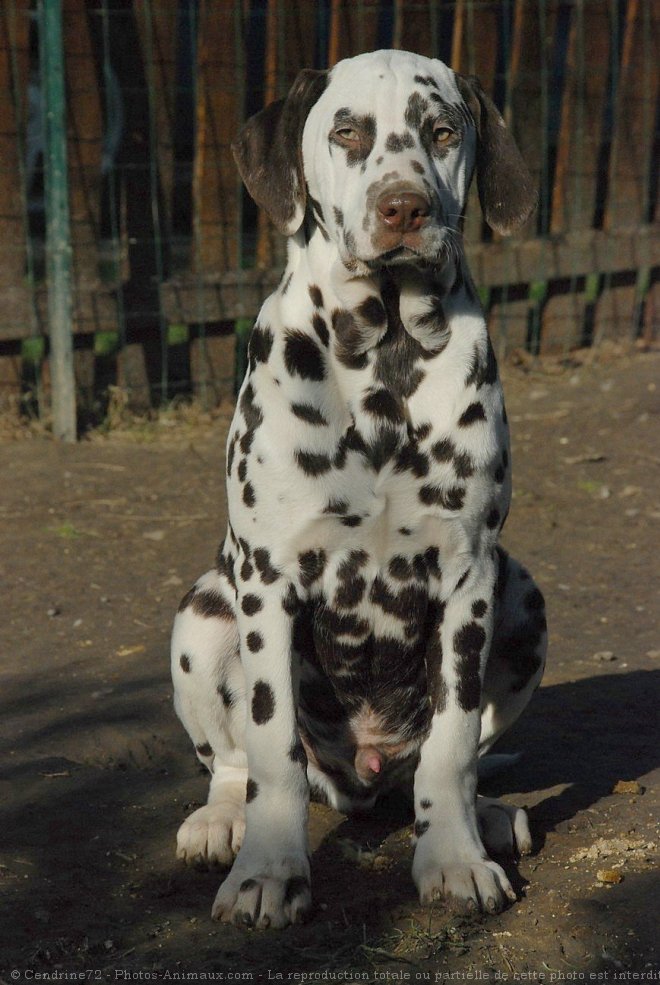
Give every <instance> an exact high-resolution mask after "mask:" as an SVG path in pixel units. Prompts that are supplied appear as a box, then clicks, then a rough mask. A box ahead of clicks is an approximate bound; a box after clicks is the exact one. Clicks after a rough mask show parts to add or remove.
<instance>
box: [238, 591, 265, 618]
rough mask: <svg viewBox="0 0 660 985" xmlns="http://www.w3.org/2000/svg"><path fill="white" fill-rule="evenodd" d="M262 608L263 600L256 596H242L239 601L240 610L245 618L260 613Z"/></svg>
mask: <svg viewBox="0 0 660 985" xmlns="http://www.w3.org/2000/svg"><path fill="white" fill-rule="evenodd" d="M263 607H264V600H263V599H262V598H260V597H259V596H258V595H251V594H248V595H244V596H243V598H242V599H241V609H242V610H243V612H244V613H245V615H246V616H254V615H256V614H257V612H261V610H262V609H263Z"/></svg>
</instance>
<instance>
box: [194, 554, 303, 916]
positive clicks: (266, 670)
mask: <svg viewBox="0 0 660 985" xmlns="http://www.w3.org/2000/svg"><path fill="white" fill-rule="evenodd" d="M257 553H258V552H255V555H256V554H257ZM262 553H264V554H265V553H266V552H262ZM261 575H262V578H261V580H262V582H263V581H264V579H265V580H266V582H270V584H268V585H266V584H259V585H257V586H256V587H255V586H254V585H252V582H253V581H255V579H257V577H258V576H257V575H256V572H255V573H254V577H253V578H252V580H251V582H250V584H249V585H242V586H241V585H239V598H238V606H237V614H238V625H239V633H240V640H241V643H240V645H241V660H242V663H243V668H244V672H245V686H246V709H247V713H246V719H247V720H246V728H245V736H246V751H247V758H248V781H247V796H246V822H247V826H246V833H245V838H244V841H243V845H242V847H241V849H240V851H239V853H238V855H237V857H236V860H235V862H234V865H233V868H232V870H231V872H230V873H229V875H228V876H227V878H226V879H225V881H224V882H223V883H222V885H221V887H220V889H219V891H218V895H217V896H216V899H215V903H214V904H213V911H212V912H213V916H214V917H215V918H216V919H221V920H225V921H233V922H236V923H243V924H246V925H247V926H254V927H260V928H266V927H284V926H286V925H287V924H289V923H297V922H300V921H301V920H302V919H303V918H304V916H305V914H306V913H307V911H308V910H309V908H310V906H311V891H310V880H309V856H308V847H307V814H308V806H309V790H308V785H307V774H306V768H305V767H306V764H305V754H304V751H303V748H302V746H301V744H300V741H299V737H298V730H297V725H296V694H295V692H296V690H297V686H296V681H295V677H296V675H295V673H294V670H293V666H292V661H293V657H292V645H291V643H292V622H293V617H292V614H291V612H292V606H291V604H290V598H291V596H290V595H285V594H284V591H285V589H286V585H285V584H284V579H283V578H281V577H280V578H278V576H277V573H276V572H275V571H274V570H273V569H271V568H269V566H268V565H264V564H262V565H261Z"/></svg>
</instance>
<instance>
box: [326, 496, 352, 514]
mask: <svg viewBox="0 0 660 985" xmlns="http://www.w3.org/2000/svg"><path fill="white" fill-rule="evenodd" d="M323 512H324V513H329V514H331V515H335V516H345V515H346V514H347V513H348V503H347V502H346V500H345V499H331V500H330V502H329V503H328V505H327V506H325V507H324V509H323Z"/></svg>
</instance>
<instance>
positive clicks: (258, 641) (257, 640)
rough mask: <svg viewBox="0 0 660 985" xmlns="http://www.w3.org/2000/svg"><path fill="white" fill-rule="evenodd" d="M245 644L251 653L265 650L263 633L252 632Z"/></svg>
mask: <svg viewBox="0 0 660 985" xmlns="http://www.w3.org/2000/svg"><path fill="white" fill-rule="evenodd" d="M245 642H246V643H247V648H248V650H249V651H250V653H258V652H259V650H263V648H264V638H263V636H262V635H261V633H257V632H256V631H255V630H251V632H249V633H248V634H247V637H246V640H245Z"/></svg>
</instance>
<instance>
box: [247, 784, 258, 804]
mask: <svg viewBox="0 0 660 985" xmlns="http://www.w3.org/2000/svg"><path fill="white" fill-rule="evenodd" d="M258 793H259V784H258V783H257V781H256V780H252V779H251V778H248V782H247V786H246V788H245V803H246V804H251V803H252V801H253V800H254V798H255V797H256V796H257V794H258Z"/></svg>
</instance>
